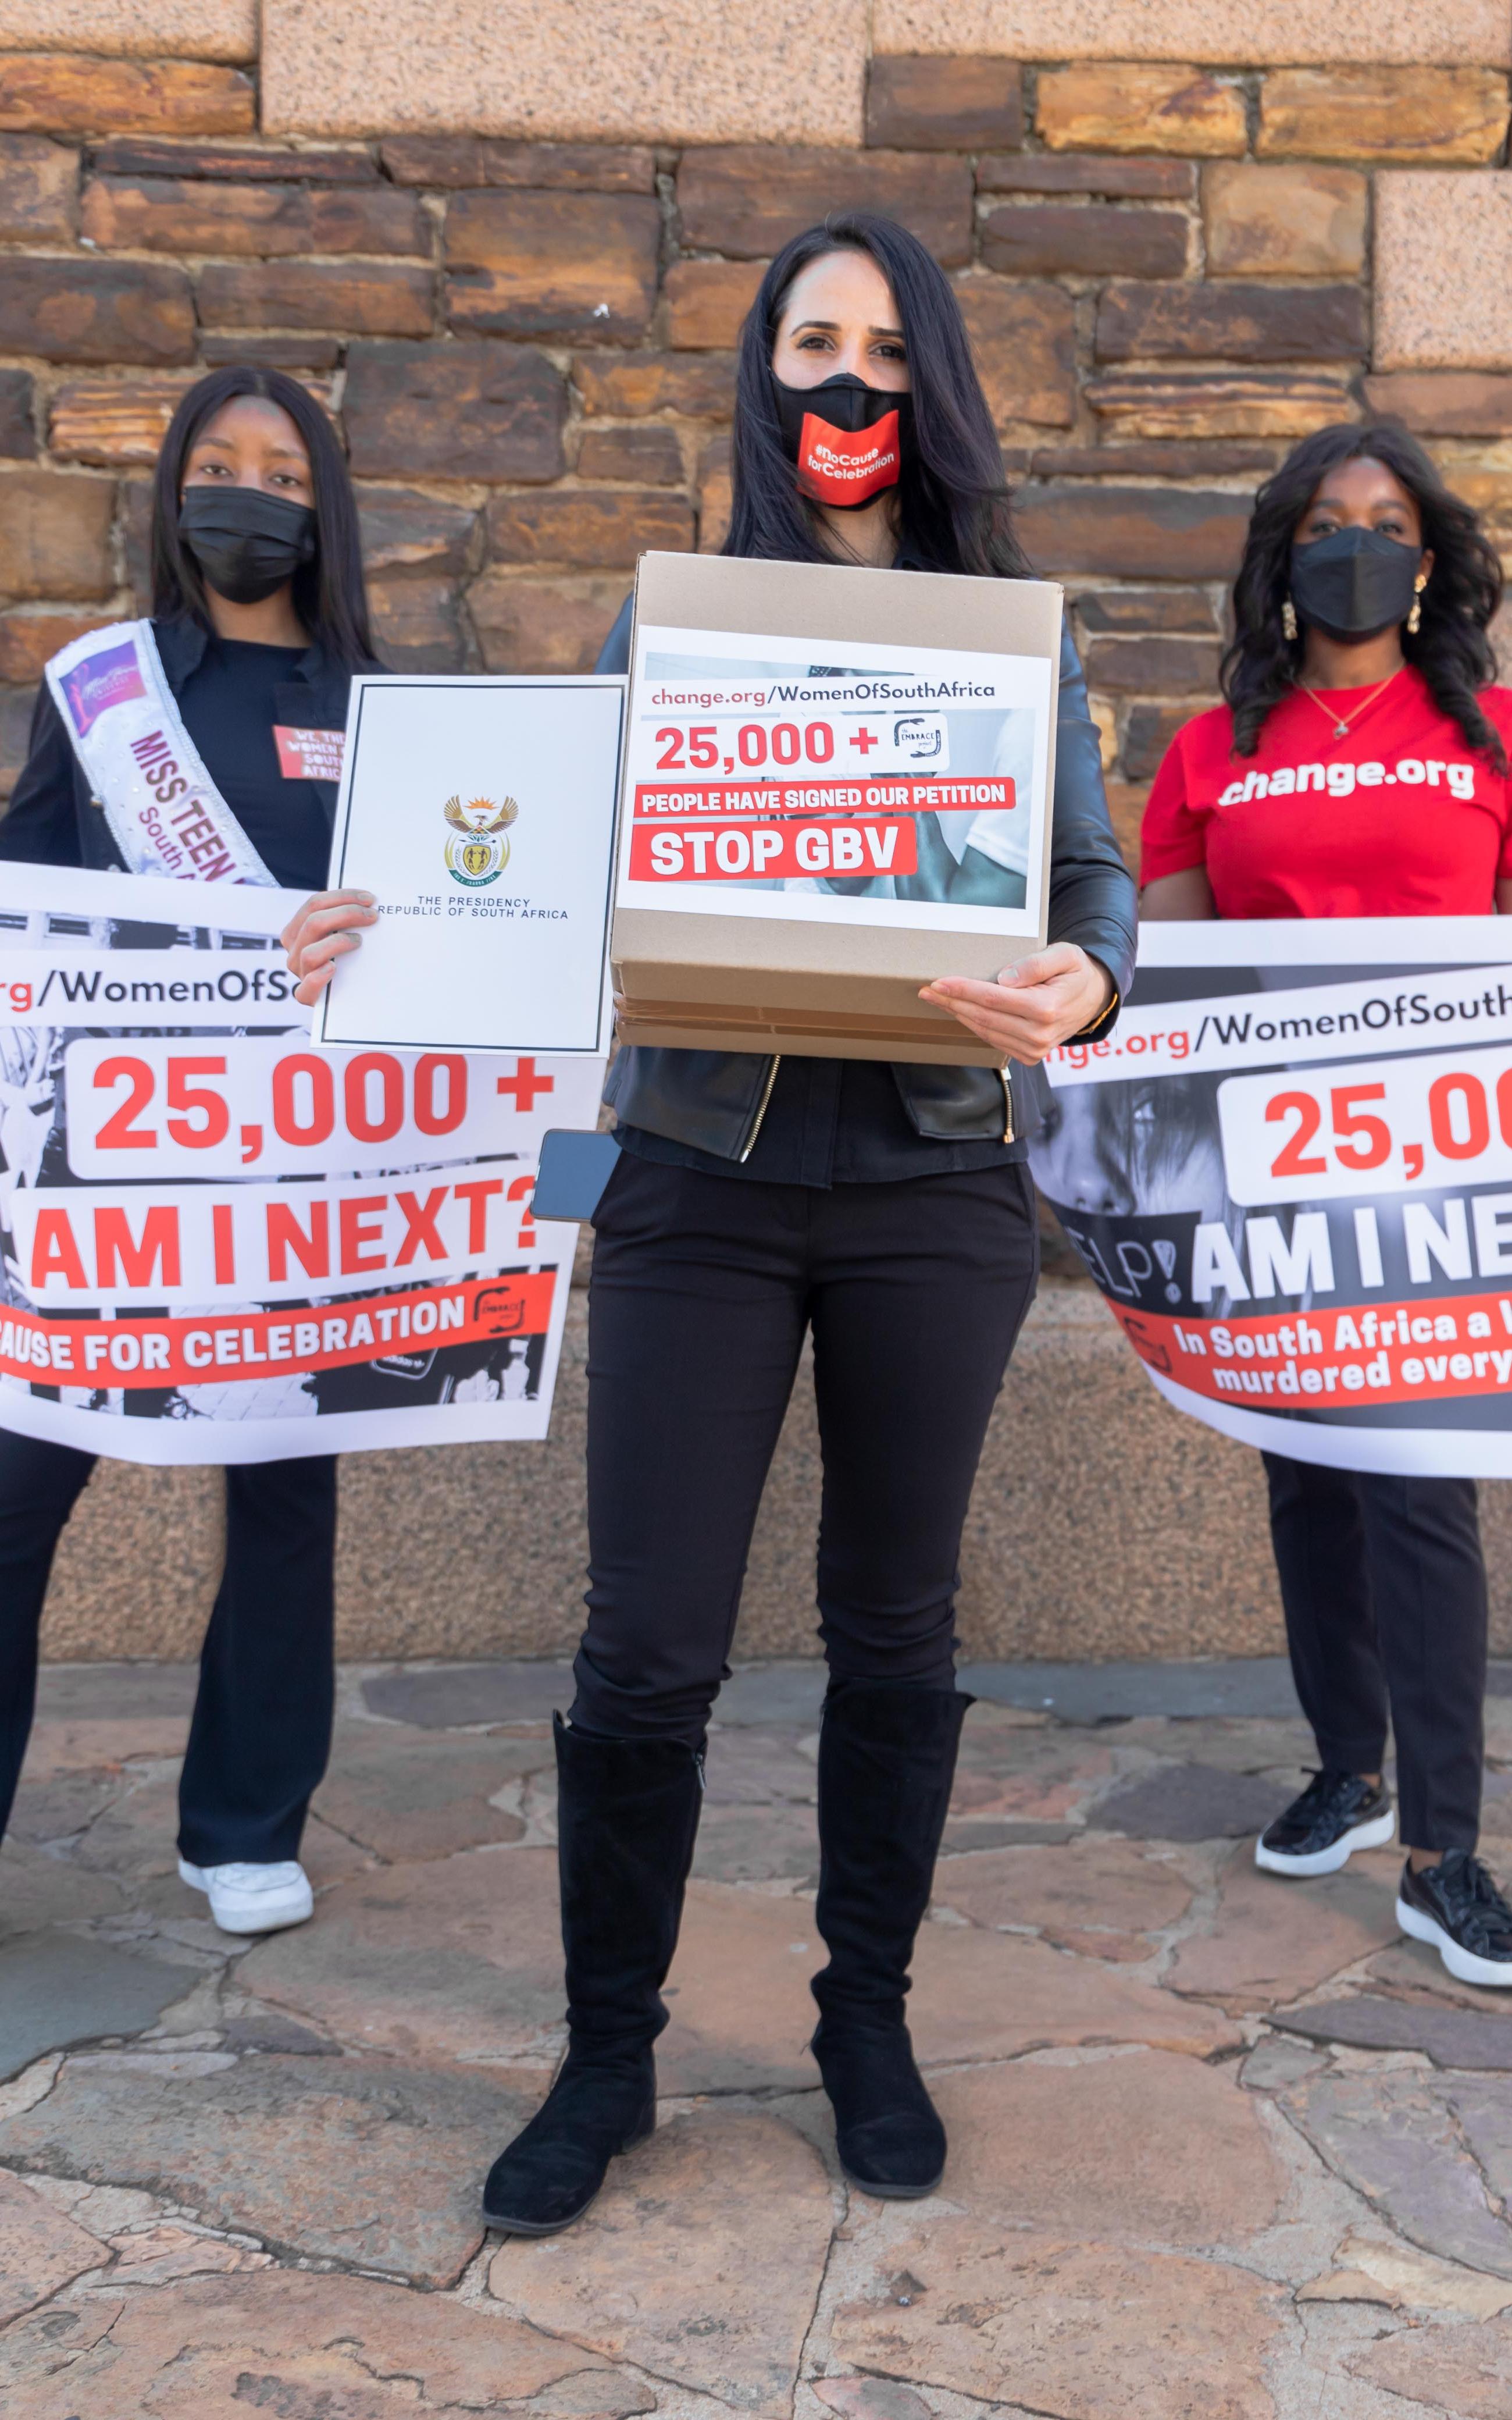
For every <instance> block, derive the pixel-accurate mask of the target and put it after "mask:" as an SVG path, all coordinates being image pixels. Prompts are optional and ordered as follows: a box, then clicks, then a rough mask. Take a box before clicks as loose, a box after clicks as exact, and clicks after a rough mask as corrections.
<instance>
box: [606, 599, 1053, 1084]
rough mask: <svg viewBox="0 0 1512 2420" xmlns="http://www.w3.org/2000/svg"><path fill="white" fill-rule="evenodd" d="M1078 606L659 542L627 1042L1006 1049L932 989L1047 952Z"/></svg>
mask: <svg viewBox="0 0 1512 2420" xmlns="http://www.w3.org/2000/svg"><path fill="white" fill-rule="evenodd" d="M1061 610H1062V592H1061V590H1060V589H1059V588H1058V587H1057V586H1055V585H1054V584H1052V583H1051V582H1044V581H1011V580H971V579H961V578H955V577H949V576H946V575H943V574H939V575H934V574H921V573H918V572H908V571H870V570H862V569H859V568H854V569H853V568H851V567H849V566H838V565H837V566H828V565H817V564H788V563H752V562H744V561H737V560H734V559H732V558H727V557H724V556H706V555H686V554H647V555H643V556H642V557H641V561H640V571H639V575H638V577H637V582H636V603H635V632H634V640H633V644H632V651H631V663H630V689H629V701H628V710H627V720H626V733H627V737H626V747H625V760H624V763H625V771H624V787H623V796H622V808H621V818H620V850H619V864H618V871H617V876H616V884H615V910H614V925H613V938H612V941H611V945H610V956H611V962H612V967H613V974H614V985H615V990H616V993H617V994H618V996H619V999H620V1003H621V1007H620V1031H621V1032H622V1034H623V1035H624V1037H625V1040H627V1041H630V1042H645V1043H663V1044H671V1045H672V1046H673V1047H682V1048H685V1049H718V1050H752V1051H764V1052H767V1051H783V1052H794V1053H796V1054H798V1055H800V1056H810V1057H815V1056H824V1057H837V1058H855V1059H900V1060H916V1061H929V1062H935V1063H947V1064H955V1065H963V1064H964V1065H973V1066H996V1065H998V1064H999V1063H1000V1054H998V1053H995V1052H994V1051H993V1050H991V1049H990V1048H988V1047H987V1046H986V1045H985V1044H980V1043H978V1042H976V1041H974V1039H973V1038H972V1036H971V1035H969V1034H968V1033H967V1032H966V1031H965V1028H964V1026H962V1025H960V1024H958V1023H957V1021H956V1020H955V1018H954V1017H952V1016H948V1015H947V1014H946V1013H945V1012H944V1011H943V1010H937V1009H931V1008H928V1007H926V1006H925V1004H924V1003H923V1002H922V1001H920V1000H919V999H918V990H919V986H920V985H922V984H925V983H928V982H929V981H930V980H931V979H932V978H933V977H934V976H937V975H942V974H964V975H976V976H980V977H987V978H991V977H992V976H995V974H996V973H997V971H998V970H999V969H1000V968H1002V967H1004V966H1007V965H1009V964H1011V962H1013V961H1014V960H1016V959H1018V958H1020V957H1024V956H1026V955H1027V954H1029V953H1031V952H1032V951H1034V950H1037V949H1040V948H1042V947H1043V944H1044V937H1045V919H1046V915H1047V902H1048V890H1049V872H1050V825H1051V814H1050V801H1051V799H1052V797H1053V794H1054V786H1055V737H1056V706H1057V686H1058V682H1057V675H1058V668H1059V655H1060V628H1061ZM837 884H838V885H840V886H841V887H840V888H837V887H835V886H836V885H837Z"/></svg>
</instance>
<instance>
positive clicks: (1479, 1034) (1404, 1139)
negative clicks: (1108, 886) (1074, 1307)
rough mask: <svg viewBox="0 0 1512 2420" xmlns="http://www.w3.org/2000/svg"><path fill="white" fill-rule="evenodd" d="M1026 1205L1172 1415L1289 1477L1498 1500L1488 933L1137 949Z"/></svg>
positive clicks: (1399, 933) (1249, 933) (1181, 929)
mask: <svg viewBox="0 0 1512 2420" xmlns="http://www.w3.org/2000/svg"><path fill="white" fill-rule="evenodd" d="M1047 1073H1048V1074H1049V1077H1050V1079H1051V1083H1052V1085H1053V1088H1054V1092H1053V1103H1052V1107H1051V1110H1050V1113H1049V1116H1048V1118H1047V1121H1046V1124H1045V1125H1044V1127H1043V1129H1042V1131H1041V1133H1040V1135H1039V1136H1038V1137H1037V1138H1036V1140H1035V1141H1034V1143H1033V1146H1032V1165H1033V1170H1034V1175H1035V1179H1036V1182H1037V1183H1038V1185H1039V1187H1040V1188H1041V1192H1042V1193H1043V1194H1044V1195H1045V1196H1046V1198H1047V1199H1048V1200H1049V1202H1051V1204H1052V1206H1053V1207H1054V1209H1055V1211H1056V1214H1057V1218H1059V1220H1060V1223H1061V1225H1062V1227H1063V1228H1064V1229H1065V1232H1066V1233H1067V1235H1068V1236H1069V1237H1070V1239H1071V1241H1072V1244H1073V1245H1074V1246H1075V1248H1076V1249H1077V1251H1078V1252H1079V1253H1080V1255H1081V1257H1082V1259H1083V1260H1084V1261H1085V1263H1086V1264H1087V1266H1088V1270H1089V1272H1090V1274H1091V1276H1092V1278H1093V1280H1095V1282H1096V1283H1097V1284H1098V1285H1099V1286H1100V1287H1101V1289H1102V1291H1103V1295H1104V1297H1105V1298H1106V1300H1107V1302H1108V1305H1109V1307H1110V1309H1111V1310H1112V1311H1113V1314H1114V1316H1115V1318H1116V1319H1117V1320H1118V1321H1119V1326H1121V1327H1122V1329H1123V1331H1124V1334H1125V1335H1126V1337H1127V1338H1128V1340H1129V1342H1130V1343H1131V1345H1132V1346H1133V1347H1134V1351H1135V1352H1136V1353H1137V1354H1138V1355H1139V1357H1140V1359H1141V1360H1142V1361H1143V1363H1144V1365H1145V1367H1146V1369H1147V1370H1148V1371H1149V1375H1150V1377H1151V1378H1152V1380H1153V1381H1154V1383H1155V1385H1156V1387H1158V1388H1159V1389H1160V1391H1161V1393H1162V1394H1163V1395H1164V1396H1165V1398H1166V1400H1167V1402H1169V1403H1171V1404H1176V1405H1177V1406H1178V1407H1179V1408H1180V1410H1182V1411H1185V1412H1190V1413H1192V1414H1193V1415H1194V1416H1195V1417H1196V1419H1201V1420H1205V1421H1206V1422H1207V1423H1208V1424H1209V1425H1210V1426H1211V1427H1213V1428H1216V1429H1221V1430H1223V1431H1224V1432H1225V1433H1226V1434H1227V1435H1230V1436H1234V1437H1239V1438H1242V1440H1243V1441H1244V1442H1245V1443H1246V1444H1249V1445H1256V1446H1263V1447H1268V1448H1270V1449H1271V1450H1273V1451H1274V1452H1277V1453H1285V1454H1289V1455H1291V1456H1293V1457H1295V1458H1296V1459H1298V1460H1301V1461H1304V1462H1318V1463H1327V1464H1332V1465H1333V1466H1335V1467H1341V1468H1344V1469H1352V1470H1375V1471H1395V1472H1401V1473H1412V1472H1421V1473H1425V1474H1438V1475H1441V1476H1452V1475H1458V1476H1462V1477H1470V1478H1475V1477H1485V1478H1500V1479H1505V1478H1512V941H1509V937H1508V932H1507V928H1506V926H1505V925H1504V923H1503V921H1502V920H1500V919H1499V918H1496V917H1452V918H1450V917H1444V918H1428V917H1424V918H1392V919H1379V920H1365V919H1361V920H1342V919H1341V920H1339V921H1336V922H1335V921H1330V922H1329V923H1305V922H1278V923H1209V924H1147V925H1145V926H1143V927H1142V928H1141V932H1140V939H1139V968H1138V973H1137V975H1136V977H1135V981H1134V986H1133V989H1132V991H1131V995H1130V999H1129V1001H1128V1003H1127V1005H1126V1006H1125V1008H1124V1010H1123V1013H1122V1015H1121V1016H1120V1017H1119V1024H1118V1026H1117V1028H1116V1030H1115V1032H1114V1033H1113V1034H1112V1035H1111V1036H1110V1037H1109V1038H1108V1039H1107V1040H1106V1041H1105V1042H1097V1043H1092V1044H1074V1043H1073V1044H1068V1045H1066V1046H1065V1047H1063V1048H1061V1049H1059V1050H1057V1051H1056V1052H1054V1053H1053V1054H1052V1057H1051V1060H1050V1062H1049V1063H1048V1066H1047Z"/></svg>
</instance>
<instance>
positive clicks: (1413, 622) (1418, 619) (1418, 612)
mask: <svg viewBox="0 0 1512 2420" xmlns="http://www.w3.org/2000/svg"><path fill="white" fill-rule="evenodd" d="M1427 584H1428V583H1427V580H1426V579H1425V577H1424V575H1423V574H1422V572H1419V573H1418V576H1417V578H1416V579H1415V580H1414V581H1413V582H1412V612H1411V613H1409V615H1408V617H1407V631H1408V636H1409V637H1410V638H1413V639H1415V638H1416V636H1417V634H1418V632H1419V630H1421V628H1423V591H1424V589H1425V588H1426V587H1427Z"/></svg>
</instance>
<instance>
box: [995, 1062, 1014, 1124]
mask: <svg viewBox="0 0 1512 2420" xmlns="http://www.w3.org/2000/svg"><path fill="white" fill-rule="evenodd" d="M997 1080H998V1082H999V1083H1000V1084H1001V1085H1002V1088H1003V1106H1004V1110H1005V1119H1004V1125H1003V1140H1004V1141H1005V1142H1011V1141H1012V1140H1013V1087H1012V1085H1011V1083H1010V1082H1009V1080H1008V1069H1007V1068H1006V1067H999V1069H998V1070H997Z"/></svg>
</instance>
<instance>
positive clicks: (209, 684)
mask: <svg viewBox="0 0 1512 2420" xmlns="http://www.w3.org/2000/svg"><path fill="white" fill-rule="evenodd" d="M304 653H305V650H304V649H303V648H302V647H265V646H260V645H258V644H255V643H254V642H253V641H251V640H247V639H218V638H217V639H211V640H210V642H209V644H208V646H207V647H206V650H205V653H204V655H203V656H202V657H201V659H200V661H199V664H198V666H197V667H196V669H195V670H194V671H193V672H192V673H191V674H190V675H189V678H188V680H187V681H186V682H185V683H184V686H183V688H182V690H180V691H179V694H178V711H179V713H180V714H181V715H182V716H183V718H184V727H185V729H186V730H187V731H188V733H189V736H190V737H191V739H193V743H194V745H195V747H196V748H197V749H198V750H199V752H200V754H201V755H202V756H203V757H204V759H205V769H206V771H207V772H208V775H209V777H210V779H211V781H212V782H213V783H215V786H216V788H217V789H218V790H219V791H220V793H221V796H222V798H223V799H224V800H225V803H226V805H227V806H228V807H229V808H230V810H231V812H232V814H234V815H235V817H236V819H237V821H238V823H239V825H240V826H241V829H242V830H243V831H244V832H245V833H246V835H247V838H248V839H249V840H250V841H251V843H252V845H253V847H254V848H255V850H256V852H257V854H258V856H259V857H260V858H261V859H262V861H263V863H264V865H266V866H267V868H268V871H269V873H270V875H271V876H272V877H273V880H274V881H275V882H277V883H280V884H282V886H283V888H284V889H285V891H320V890H323V889H324V888H325V881H326V870H327V867H328V866H329V864H330V861H331V825H330V822H329V820H328V818H327V815H326V812H325V809H324V807H323V806H322V804H321V801H320V796H319V793H318V791H317V790H316V785H315V783H313V782H304V781H285V778H284V775H283V773H282V772H281V770H280V768H279V759H278V746H277V742H276V741H275V740H274V737H273V726H274V724H275V723H276V722H279V721H282V720H283V718H282V717H281V716H280V714H279V712H278V710H277V706H276V703H275V698H274V691H275V690H278V689H280V688H284V687H286V685H287V684H288V683H289V682H290V681H292V680H293V678H294V676H295V674H296V673H297V672H298V670H299V667H300V662H301V659H302V657H303V655H304Z"/></svg>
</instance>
